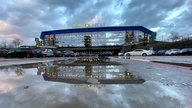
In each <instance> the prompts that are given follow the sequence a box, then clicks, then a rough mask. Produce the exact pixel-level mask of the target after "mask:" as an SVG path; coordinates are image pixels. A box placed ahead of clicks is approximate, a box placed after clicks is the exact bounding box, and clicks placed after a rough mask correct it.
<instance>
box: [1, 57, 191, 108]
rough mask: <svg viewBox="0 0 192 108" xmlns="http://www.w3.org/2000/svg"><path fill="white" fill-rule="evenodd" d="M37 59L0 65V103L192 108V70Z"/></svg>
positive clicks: (33, 107) (25, 107)
mask: <svg viewBox="0 0 192 108" xmlns="http://www.w3.org/2000/svg"><path fill="white" fill-rule="evenodd" d="M40 61H41V60H40ZM40 61H38V63H30V64H22V65H20V64H17V65H11V66H1V67H0V76H1V79H0V106H1V108H64V107H65V108H77V107H78V108H154V107H156V108H191V107H192V98H191V97H192V93H191V91H192V70H187V69H185V68H174V67H170V66H166V65H159V64H152V63H146V62H141V61H138V60H134V59H127V58H126V59H125V58H118V57H112V58H110V59H108V58H105V59H99V58H86V57H85V58H70V59H63V60H59V59H52V60H48V59H47V60H44V61H43V60H42V61H43V62H40Z"/></svg>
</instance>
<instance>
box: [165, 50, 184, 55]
mask: <svg viewBox="0 0 192 108" xmlns="http://www.w3.org/2000/svg"><path fill="white" fill-rule="evenodd" d="M180 51H181V50H180V49H170V50H167V51H166V52H165V55H177V54H179V53H180Z"/></svg>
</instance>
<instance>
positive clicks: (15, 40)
mask: <svg viewBox="0 0 192 108" xmlns="http://www.w3.org/2000/svg"><path fill="white" fill-rule="evenodd" d="M12 43H13V45H14V46H15V47H19V45H21V44H22V43H23V41H22V40H21V39H19V38H16V39H14V40H13V41H12Z"/></svg>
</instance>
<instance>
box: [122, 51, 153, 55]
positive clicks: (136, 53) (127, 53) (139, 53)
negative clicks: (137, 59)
mask: <svg viewBox="0 0 192 108" xmlns="http://www.w3.org/2000/svg"><path fill="white" fill-rule="evenodd" d="M152 54H153V52H152V51H151V50H145V49H136V50H133V51H129V52H126V53H125V54H124V55H125V56H132V55H140V56H148V55H152Z"/></svg>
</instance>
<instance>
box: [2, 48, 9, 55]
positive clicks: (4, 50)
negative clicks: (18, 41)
mask: <svg viewBox="0 0 192 108" xmlns="http://www.w3.org/2000/svg"><path fill="white" fill-rule="evenodd" d="M8 52H9V51H8V50H6V49H0V57H5V56H6V54H7V53H8Z"/></svg>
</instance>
